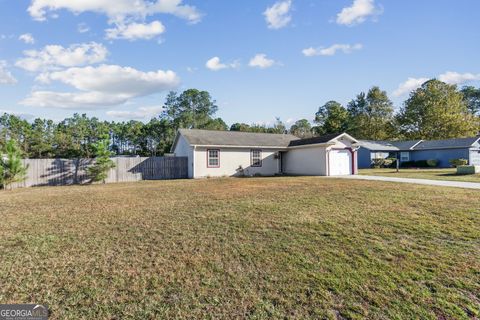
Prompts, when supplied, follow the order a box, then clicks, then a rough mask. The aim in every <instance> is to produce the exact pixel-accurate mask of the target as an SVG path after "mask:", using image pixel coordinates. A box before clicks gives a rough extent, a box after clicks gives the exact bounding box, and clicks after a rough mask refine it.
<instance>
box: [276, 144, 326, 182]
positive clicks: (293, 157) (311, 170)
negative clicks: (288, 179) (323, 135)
mask: <svg viewBox="0 0 480 320" xmlns="http://www.w3.org/2000/svg"><path fill="white" fill-rule="evenodd" d="M283 162H284V165H283V169H284V173H286V174H293V175H317V176H326V175H327V170H326V162H327V153H326V149H325V147H318V146H317V147H312V146H306V147H302V148H295V149H290V150H288V152H287V153H286V154H285V155H284V157H283Z"/></svg>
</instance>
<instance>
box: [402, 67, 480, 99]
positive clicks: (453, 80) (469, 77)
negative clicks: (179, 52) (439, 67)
mask: <svg viewBox="0 0 480 320" xmlns="http://www.w3.org/2000/svg"><path fill="white" fill-rule="evenodd" d="M432 78H435V77H432ZM432 78H426V77H422V78H408V79H407V80H406V81H405V82H402V83H401V84H400V85H399V86H398V88H397V89H396V90H395V91H393V95H394V96H396V97H399V96H403V95H404V94H407V93H410V92H412V91H413V90H415V89H418V88H420V87H421V86H422V84H424V83H425V82H426V81H428V80H430V79H432ZM437 79H438V80H440V81H443V82H445V83H448V84H463V83H466V82H470V81H480V73H477V74H475V73H470V72H466V73H459V72H453V71H447V72H445V73H442V74H440V75H439V76H438V77H437Z"/></svg>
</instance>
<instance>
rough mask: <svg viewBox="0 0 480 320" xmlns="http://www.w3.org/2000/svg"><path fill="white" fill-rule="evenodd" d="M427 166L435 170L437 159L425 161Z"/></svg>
mask: <svg viewBox="0 0 480 320" xmlns="http://www.w3.org/2000/svg"><path fill="white" fill-rule="evenodd" d="M427 165H428V166H429V167H431V168H435V167H437V166H438V160H437V159H429V160H427Z"/></svg>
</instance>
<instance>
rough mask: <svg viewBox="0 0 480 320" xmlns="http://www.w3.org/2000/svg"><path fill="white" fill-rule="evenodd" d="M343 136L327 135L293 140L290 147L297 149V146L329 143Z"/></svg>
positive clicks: (337, 134) (336, 134)
mask: <svg viewBox="0 0 480 320" xmlns="http://www.w3.org/2000/svg"><path fill="white" fill-rule="evenodd" d="M339 135H341V133H331V134H326V135H323V136H320V137H312V138H306V139H297V140H293V141H291V142H290V145H289V146H290V147H296V146H304V145H308V144H318V143H327V142H329V141H330V140H332V139H335V138H336V137H338V136H339Z"/></svg>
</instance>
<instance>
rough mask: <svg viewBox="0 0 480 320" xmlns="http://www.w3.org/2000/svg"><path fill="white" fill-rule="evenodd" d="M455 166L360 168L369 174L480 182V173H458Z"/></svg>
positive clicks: (362, 171) (364, 173)
mask: <svg viewBox="0 0 480 320" xmlns="http://www.w3.org/2000/svg"><path fill="white" fill-rule="evenodd" d="M456 170H457V169H455V168H447V169H400V171H399V172H397V170H396V169H360V170H359V174H362V175H369V176H383V177H397V178H414V179H432V180H447V181H463V182H478V183H480V174H466V175H457V174H456Z"/></svg>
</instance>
